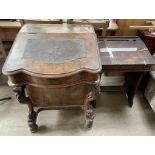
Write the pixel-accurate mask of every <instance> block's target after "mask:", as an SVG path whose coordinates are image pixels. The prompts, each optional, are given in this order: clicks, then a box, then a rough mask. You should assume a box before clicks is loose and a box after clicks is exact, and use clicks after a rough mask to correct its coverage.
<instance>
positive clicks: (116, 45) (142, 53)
mask: <svg viewBox="0 0 155 155" xmlns="http://www.w3.org/2000/svg"><path fill="white" fill-rule="evenodd" d="M98 45H99V48H100V57H101V63H102V72H109V71H115V72H124V73H125V83H124V89H123V90H124V91H125V92H126V94H127V96H128V102H129V106H130V107H132V105H133V98H134V95H135V93H136V90H137V88H138V86H139V84H140V81H141V80H142V78H143V76H144V75H145V74H146V73H148V72H149V71H150V70H151V66H152V65H155V60H154V58H153V57H152V56H151V54H150V52H149V51H148V49H147V47H146V46H145V44H144V43H143V41H142V40H141V39H140V38H139V37H137V36H135V37H117V36H116V37H100V38H98ZM109 89H110V88H109ZM112 89H113V88H112ZM105 90H107V89H105V87H101V91H105Z"/></svg>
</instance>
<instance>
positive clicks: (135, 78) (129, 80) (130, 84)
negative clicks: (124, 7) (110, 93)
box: [124, 72, 146, 107]
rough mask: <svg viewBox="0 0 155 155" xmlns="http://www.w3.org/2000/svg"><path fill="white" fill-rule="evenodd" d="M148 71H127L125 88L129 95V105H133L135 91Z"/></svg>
mask: <svg viewBox="0 0 155 155" xmlns="http://www.w3.org/2000/svg"><path fill="white" fill-rule="evenodd" d="M145 74H146V72H135V73H130V72H129V73H126V74H125V84H124V85H125V89H126V94H127V97H128V104H129V107H132V106H133V99H134V96H135V93H136V91H137V89H138V86H139V84H140V82H141V80H142V78H143V76H144V75H145Z"/></svg>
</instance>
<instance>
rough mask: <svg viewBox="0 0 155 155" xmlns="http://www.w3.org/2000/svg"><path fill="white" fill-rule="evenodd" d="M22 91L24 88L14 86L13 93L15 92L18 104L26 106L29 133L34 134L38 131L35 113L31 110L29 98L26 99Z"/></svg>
mask: <svg viewBox="0 0 155 155" xmlns="http://www.w3.org/2000/svg"><path fill="white" fill-rule="evenodd" d="M24 89H25V86H16V87H14V88H13V91H14V92H15V95H16V98H17V100H18V102H19V103H21V104H27V105H28V108H29V114H28V126H29V128H30V131H31V132H32V133H34V132H37V131H38V126H37V124H36V119H37V113H36V112H35V111H34V109H33V106H32V104H31V100H30V98H29V97H26V95H25V90H24Z"/></svg>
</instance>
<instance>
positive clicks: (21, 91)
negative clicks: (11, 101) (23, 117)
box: [13, 86, 30, 104]
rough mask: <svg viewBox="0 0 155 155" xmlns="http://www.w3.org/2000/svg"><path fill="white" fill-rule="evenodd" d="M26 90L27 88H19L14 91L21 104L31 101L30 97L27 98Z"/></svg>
mask: <svg viewBox="0 0 155 155" xmlns="http://www.w3.org/2000/svg"><path fill="white" fill-rule="evenodd" d="M24 89H25V86H17V87H14V88H13V91H14V92H15V95H16V99H17V100H18V102H19V103H21V104H26V103H27V102H29V101H30V99H29V97H26V96H25V91H24Z"/></svg>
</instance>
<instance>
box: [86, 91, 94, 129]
mask: <svg viewBox="0 0 155 155" xmlns="http://www.w3.org/2000/svg"><path fill="white" fill-rule="evenodd" d="M92 101H94V94H93V92H90V93H88V95H87V96H86V99H85V101H84V111H85V124H84V127H85V128H91V127H92V125H93V120H94V118H95V113H94V111H93V107H92Z"/></svg>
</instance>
